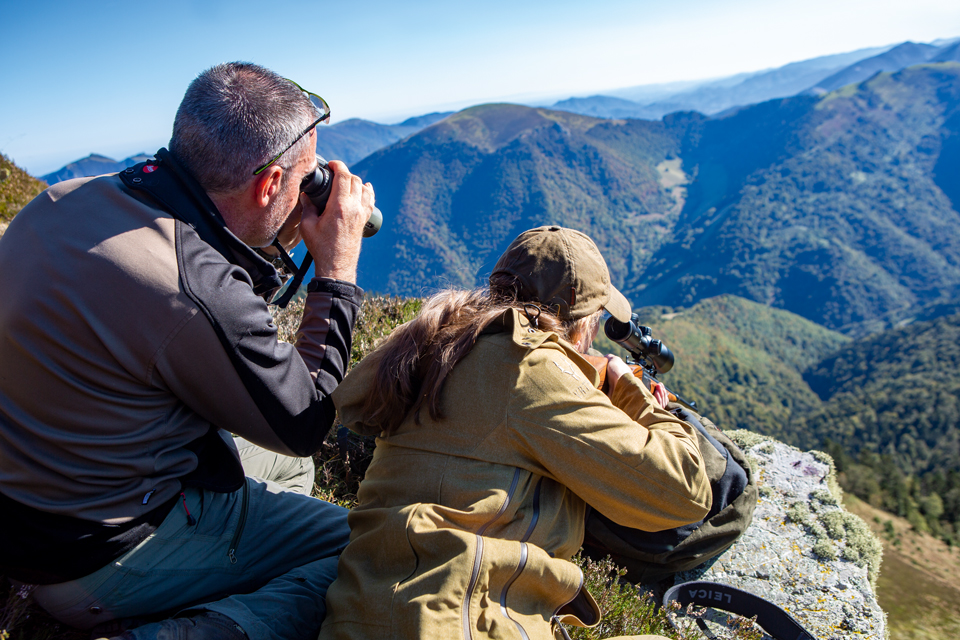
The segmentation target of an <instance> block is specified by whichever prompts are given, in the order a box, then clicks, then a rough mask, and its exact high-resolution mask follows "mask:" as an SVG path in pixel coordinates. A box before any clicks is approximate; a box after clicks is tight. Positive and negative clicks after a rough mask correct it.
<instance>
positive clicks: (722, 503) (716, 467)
mask: <svg viewBox="0 0 960 640" xmlns="http://www.w3.org/2000/svg"><path fill="white" fill-rule="evenodd" d="M667 409H668V410H669V411H670V412H671V413H673V414H674V415H675V416H677V417H678V418H680V419H681V420H683V421H685V422H688V423H689V424H691V425H693V426H694V427H696V429H697V432H698V435H699V436H700V453H701V454H702V455H703V459H704V462H705V464H706V470H707V475H708V476H709V478H710V488H711V489H712V490H713V504H712V506H711V508H710V511H709V512H708V513H707V516H706V518H704V519H703V520H701V521H700V522H695V523H693V524H688V525H685V526H682V527H677V528H676V529H668V530H666V531H657V532H653V533H652V532H648V531H640V530H639V529H630V528H629V527H624V526H622V525H619V524H617V523H615V522H613V521H612V520H610V519H609V518H607V517H605V516H604V515H602V514H601V513H599V512H598V511H596V510H595V509H589V510H588V513H587V519H586V534H585V537H584V541H583V551H584V554H585V555H587V556H589V557H590V558H592V559H594V560H602V559H603V558H605V557H606V556H610V558H611V559H612V560H613V562H614V563H616V564H617V565H619V566H621V567H623V568H625V569H626V570H627V574H626V576H625V577H626V579H627V580H629V581H630V582H633V583H634V584H651V583H655V582H659V581H660V580H663V579H664V578H667V577H670V576H672V575H673V574H675V573H678V572H680V571H689V570H690V569H693V568H694V567H697V566H699V565H701V564H703V563H704V562H706V561H707V560H709V559H710V558H713V557H714V556H717V555H719V554H721V553H723V552H724V551H726V550H727V549H728V548H730V546H731V545H732V544H733V543H734V542H735V541H736V539H737V538H739V537H740V534H742V533H743V532H744V531H746V529H747V527H748V526H750V522H751V521H752V520H753V510H754V509H755V508H756V506H757V496H758V492H757V482H756V478H754V477H753V473H752V472H751V471H750V466H749V465H748V464H747V460H746V458H745V457H744V455H743V452H742V451H740V448H739V447H738V446H737V445H736V444H735V443H734V442H733V441H732V440H731V439H730V438H728V437H727V436H725V435H724V434H723V432H721V431H720V429H718V428H717V426H716V425H715V424H713V423H712V422H711V421H710V420H708V419H707V418H704V417H702V416H700V415H698V414H696V413H694V412H693V411H691V410H690V409H688V408H686V407H684V406H682V405H679V404H676V403H671V404H670V405H669V406H668V407H667Z"/></svg>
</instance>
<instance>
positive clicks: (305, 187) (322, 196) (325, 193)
mask: <svg viewBox="0 0 960 640" xmlns="http://www.w3.org/2000/svg"><path fill="white" fill-rule="evenodd" d="M332 187H333V171H330V167H329V166H328V165H327V161H326V160H325V159H324V158H323V156H321V155H320V154H319V153H318V154H317V168H316V169H314V170H313V172H311V173H308V174H307V175H306V176H304V178H303V181H302V182H301V183H300V191H302V192H303V193H305V194H307V197H308V198H310V202H312V203H313V206H315V207H316V208H317V211H319V212H320V213H323V209H324V208H325V207H326V206H327V200H329V199H330V190H331V188H332ZM382 224H383V214H382V213H380V209H377V208H376V207H374V208H373V213H371V214H370V218H368V219H367V224H366V225H364V227H363V237H364V238H369V237H370V236H372V235H374V234H375V233H376V232H377V231H380V225H382Z"/></svg>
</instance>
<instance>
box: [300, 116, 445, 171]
mask: <svg viewBox="0 0 960 640" xmlns="http://www.w3.org/2000/svg"><path fill="white" fill-rule="evenodd" d="M450 113H451V112H446V113H429V114H427V115H425V116H419V117H416V118H410V119H408V120H404V121H403V122H401V123H400V124H379V123H376V122H371V121H369V120H361V119H359V118H351V119H350V120H344V121H343V122H338V123H337V124H334V125H331V126H329V127H318V128H317V153H319V154H320V155H321V156H323V157H324V158H326V159H327V160H342V161H343V162H345V163H347V164H348V165H352V164H354V163H355V162H358V161H360V160H362V159H363V158H366V157H367V156H368V155H370V154H371V153H373V152H374V151H376V150H377V149H381V148H383V147H386V146H387V145H390V144H393V143H394V142H396V141H398V140H401V139H403V138H406V137H407V136H409V135H410V134H413V133H416V132H417V131H420V130H421V129H423V128H424V127H428V126H430V125H431V124H433V123H434V122H437V121H439V120H442V119H444V118H446V117H447V116H448V115H450Z"/></svg>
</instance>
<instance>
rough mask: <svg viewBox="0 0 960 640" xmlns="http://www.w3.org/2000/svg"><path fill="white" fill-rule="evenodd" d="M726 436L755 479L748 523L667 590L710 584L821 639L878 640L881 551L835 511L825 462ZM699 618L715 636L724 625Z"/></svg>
mask: <svg viewBox="0 0 960 640" xmlns="http://www.w3.org/2000/svg"><path fill="white" fill-rule="evenodd" d="M726 433H727V435H729V436H730V437H731V438H732V439H734V440H735V441H737V442H738V443H739V444H740V446H741V448H742V449H743V451H744V453H745V454H746V455H747V458H748V460H749V461H750V463H751V466H752V467H753V470H754V471H755V472H756V473H757V477H758V480H759V488H760V501H759V502H758V504H757V509H756V512H755V513H754V516H753V523H752V524H751V525H750V527H749V528H748V530H747V531H746V532H745V533H744V534H743V536H741V538H740V539H739V540H738V541H737V542H736V543H735V544H734V546H733V547H731V548H730V549H729V550H728V551H727V552H726V553H724V554H722V555H721V556H719V557H717V558H715V559H714V560H713V562H712V563H708V565H707V566H706V567H700V568H698V569H696V570H694V571H690V572H686V573H684V574H681V575H679V576H677V578H676V580H675V583H681V582H686V581H688V580H711V581H714V582H721V583H724V584H728V585H731V586H734V587H737V588H739V589H743V590H745V591H749V592H751V593H754V594H756V595H758V596H761V597H763V598H765V599H767V600H769V601H770V602H773V603H774V604H776V605H778V606H780V607H781V608H783V609H785V610H786V611H788V612H789V613H790V615H792V616H793V617H794V618H796V619H797V620H798V621H799V622H800V623H801V624H802V625H803V626H804V627H806V628H807V630H808V631H810V632H811V633H812V634H813V635H814V636H815V637H817V638H819V639H821V640H852V639H853V638H856V639H858V640H864V639H870V640H874V639H875V640H884V639H885V638H886V616H885V614H884V613H883V611H882V610H881V609H880V606H879V605H878V604H877V599H876V595H875V585H876V578H877V574H878V572H879V569H880V559H881V555H882V547H881V545H880V541H879V540H878V539H877V538H876V536H874V534H873V533H872V532H871V531H870V529H869V528H868V527H867V525H866V523H865V522H864V521H863V520H862V519H860V518H859V517H858V516H855V515H853V514H851V513H849V512H847V511H846V510H845V509H844V508H843V507H842V506H841V504H840V497H841V492H840V488H839V486H838V485H837V483H836V479H835V471H834V467H833V461H832V460H831V459H830V457H829V456H828V455H826V454H823V453H820V452H818V451H811V452H802V451H800V450H799V449H796V448H794V447H790V446H788V445H785V444H783V443H780V442H777V441H775V440H771V439H769V438H766V437H764V436H758V435H756V434H754V433H751V432H747V431H732V432H726ZM705 619H706V620H708V621H710V622H709V624H710V626H711V627H714V631H717V632H719V631H720V628H721V627H723V626H724V624H725V623H726V622H727V616H726V615H725V614H721V613H720V612H716V611H712V610H711V611H708V612H707V615H706V617H705ZM720 637H723V636H722V634H721V635H720Z"/></svg>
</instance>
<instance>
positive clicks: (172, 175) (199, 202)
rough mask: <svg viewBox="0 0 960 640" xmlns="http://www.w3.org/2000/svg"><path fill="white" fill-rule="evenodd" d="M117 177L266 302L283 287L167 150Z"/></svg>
mask: <svg viewBox="0 0 960 640" xmlns="http://www.w3.org/2000/svg"><path fill="white" fill-rule="evenodd" d="M119 175H120V179H121V180H122V181H123V183H124V184H125V185H126V186H127V187H128V188H130V189H133V190H135V191H145V192H146V193H149V194H150V195H151V196H153V197H154V198H155V199H156V200H157V201H159V202H160V203H161V204H162V205H163V206H164V208H166V210H167V211H168V212H169V213H170V214H171V215H173V217H174V218H176V219H178V220H180V221H182V222H184V223H185V224H187V225H189V226H190V227H191V228H192V229H193V230H194V231H196V232H197V235H199V236H200V238H201V239H202V240H203V241H204V242H206V243H207V244H209V245H210V246H211V247H213V248H214V249H216V251H217V252H218V253H219V254H220V255H222V256H223V258H224V259H225V260H226V261H227V262H230V263H231V264H235V265H237V266H238V267H240V268H241V269H243V270H244V271H246V272H247V274H248V275H249V276H250V279H251V280H252V281H253V291H254V293H256V294H257V295H259V296H263V297H266V298H267V299H269V297H270V296H271V295H272V294H273V293H274V292H276V290H277V289H278V288H279V287H280V286H281V285H282V284H283V279H282V278H281V277H280V275H279V274H278V273H277V270H276V269H275V268H274V267H273V265H272V264H270V263H269V262H267V261H266V260H264V259H263V258H261V257H260V256H259V255H258V254H257V253H256V252H255V251H254V250H253V249H252V248H251V247H249V246H247V245H246V244H244V243H243V241H242V240H240V238H238V237H237V236H235V235H233V232H231V231H230V229H228V228H227V225H226V223H225V222H224V220H223V216H221V215H220V212H219V211H218V210H217V207H216V205H215V204H214V203H213V201H212V200H211V199H210V196H208V195H207V192H206V191H204V190H203V187H201V186H200V183H198V182H197V181H196V179H194V177H193V176H192V175H190V173H189V172H187V170H186V169H184V168H183V167H181V166H180V165H179V163H177V161H176V159H174V157H173V155H172V154H171V153H170V152H169V151H167V150H166V149H160V150H159V151H157V154H156V158H153V159H151V160H147V161H146V162H141V163H140V164H136V165H134V166H132V167H129V168H127V169H125V170H123V171H121V172H120V174H119Z"/></svg>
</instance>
